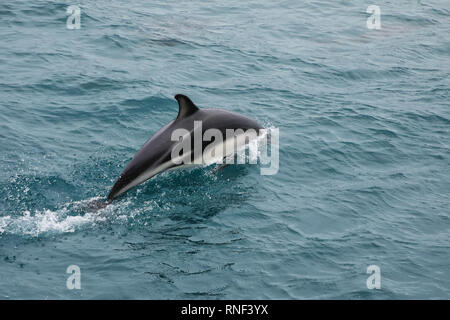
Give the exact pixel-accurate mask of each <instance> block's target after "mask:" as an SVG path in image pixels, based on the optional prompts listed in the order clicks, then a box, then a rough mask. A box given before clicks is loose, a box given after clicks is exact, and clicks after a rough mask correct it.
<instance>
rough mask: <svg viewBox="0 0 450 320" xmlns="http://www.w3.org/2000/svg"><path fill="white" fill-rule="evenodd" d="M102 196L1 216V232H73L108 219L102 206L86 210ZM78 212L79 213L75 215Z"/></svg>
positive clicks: (36, 234) (27, 233) (22, 233)
mask: <svg viewBox="0 0 450 320" xmlns="http://www.w3.org/2000/svg"><path fill="white" fill-rule="evenodd" d="M99 200H100V197H93V198H90V199H87V200H81V201H72V202H68V203H66V204H64V205H63V206H62V207H61V208H59V209H57V210H49V209H44V210H36V211H34V212H31V211H30V210H25V211H23V212H22V214H21V215H19V216H17V215H6V216H3V217H0V234H21V235H30V236H39V235H41V234H51V233H71V232H75V231H76V230H77V229H79V228H80V227H82V226H85V225H92V224H96V223H99V222H102V221H105V220H106V215H105V214H102V211H105V210H108V209H107V208H101V209H99V210H96V211H87V212H84V209H85V208H86V207H87V206H88V205H89V204H90V203H93V202H98V201H99ZM73 212H76V213H77V215H73ZM71 213H72V214H71Z"/></svg>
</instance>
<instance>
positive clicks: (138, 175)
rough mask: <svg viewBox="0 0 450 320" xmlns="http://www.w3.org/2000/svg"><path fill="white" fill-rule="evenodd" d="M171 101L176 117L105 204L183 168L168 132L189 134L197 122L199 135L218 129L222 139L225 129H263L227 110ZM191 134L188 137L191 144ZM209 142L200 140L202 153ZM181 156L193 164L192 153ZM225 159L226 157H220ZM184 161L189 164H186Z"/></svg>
mask: <svg viewBox="0 0 450 320" xmlns="http://www.w3.org/2000/svg"><path fill="white" fill-rule="evenodd" d="M175 100H177V102H178V106H179V110H178V115H177V117H176V118H175V119H174V120H172V121H170V122H169V123H168V124H166V125H165V126H163V127H162V128H161V129H159V130H158V131H157V132H156V133H155V134H154V135H153V136H152V137H151V138H150V139H149V140H147V142H146V143H145V144H144V146H143V147H142V148H141V149H140V150H139V151H138V152H137V153H136V155H135V156H134V157H133V159H132V160H131V161H130V163H128V165H127V166H126V167H125V169H124V170H123V172H122V173H121V174H120V176H119V178H118V179H117V181H116V183H115V184H114V186H113V187H112V189H111V191H110V192H109V195H108V202H111V201H112V200H114V199H115V198H117V197H118V196H120V195H121V194H123V193H125V192H127V191H128V190H130V189H131V188H133V187H135V186H137V185H139V184H141V183H143V182H145V181H147V180H148V179H150V178H152V177H154V176H155V175H157V174H159V173H161V172H163V171H166V170H169V169H174V168H179V167H183V166H186V161H184V162H183V163H180V164H177V163H175V162H174V161H172V160H173V159H172V151H173V148H175V147H176V146H179V144H180V141H176V140H175V141H172V133H173V132H174V130H176V129H184V130H187V132H189V133H193V132H194V129H195V126H194V121H201V123H202V127H201V129H202V136H203V133H204V132H205V131H206V130H208V129H217V130H219V131H220V132H221V133H222V135H223V137H226V130H227V129H234V130H237V129H242V130H244V131H245V130H248V129H253V130H255V131H256V132H260V131H259V130H260V129H263V127H262V126H261V125H260V124H258V123H257V122H256V121H254V120H252V119H250V118H248V117H245V116H243V115H240V114H237V113H234V112H231V111H227V110H222V109H199V108H198V107H197V106H196V105H195V104H194V103H193V102H192V101H191V99H189V98H188V97H187V96H185V95H182V94H177V95H175ZM196 130H198V129H196ZM194 134H195V133H193V134H190V136H191V137H192V141H193V136H194ZM230 140H231V139H225V141H224V142H223V143H222V144H221V145H220V146H217V147H218V148H222V147H224V144H227V143H229V141H230ZM194 143H195V142H194ZM211 143H214V141H212V142H209V141H206V142H205V141H202V145H201V147H202V152H203V151H205V148H206V147H207V146H208V145H210V144H211ZM232 143H234V138H233V142H232ZM184 156H185V158H186V157H190V158H191V159H190V160H191V161H192V162H191V163H195V161H194V160H195V159H194V154H193V153H191V154H186V155H184ZM225 156H229V155H226V154H224V157H225ZM187 162H188V163H189V161H187Z"/></svg>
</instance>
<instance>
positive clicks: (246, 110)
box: [0, 0, 450, 299]
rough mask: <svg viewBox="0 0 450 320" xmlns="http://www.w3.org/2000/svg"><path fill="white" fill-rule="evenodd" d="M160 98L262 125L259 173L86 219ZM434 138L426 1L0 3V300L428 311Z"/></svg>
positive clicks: (138, 197) (437, 220) (165, 188)
mask: <svg viewBox="0 0 450 320" xmlns="http://www.w3.org/2000/svg"><path fill="white" fill-rule="evenodd" d="M70 5H77V6H79V8H80V10H81V15H80V28H79V29H68V28H67V19H68V17H69V14H67V12H66V10H67V8H68V7H69V6H70ZM369 5H377V6H379V8H380V12H381V15H380V18H381V20H380V23H381V25H380V26H381V29H369V28H368V27H367V19H368V18H369V17H370V16H371V13H367V12H366V10H367V7H368V6H369ZM69 20H70V19H69ZM370 21H371V20H370ZM370 21H369V22H370ZM72 22H73V21H72V20H70V21H69V25H73V24H71V23H72ZM177 93H183V94H186V95H188V96H189V97H191V98H192V100H193V101H194V102H195V103H196V104H197V105H198V106H199V107H200V108H223V109H227V110H231V111H234V112H238V113H241V114H244V115H246V116H248V117H251V118H253V119H255V120H257V121H258V122H260V123H262V124H263V125H264V126H266V127H272V128H279V131H280V141H279V147H280V154H279V161H280V165H279V171H278V173H277V174H275V175H261V174H260V167H259V166H258V165H235V166H229V167H227V168H225V169H223V170H222V171H219V172H216V171H215V170H214V169H212V167H200V168H194V169H189V170H182V171H173V172H167V173H163V174H161V175H158V176H156V177H155V178H153V179H151V180H149V181H147V182H146V183H145V184H142V185H140V186H138V187H137V188H135V189H133V190H131V191H130V192H128V193H127V194H125V195H124V196H122V197H120V198H119V199H117V201H114V202H113V203H112V204H111V205H109V206H107V207H106V208H104V209H101V210H98V211H92V210H87V209H86V207H87V206H89V204H90V203H92V202H93V201H104V200H105V198H106V195H107V194H108V192H109V190H110V188H111V187H112V185H113V184H114V182H115V180H116V179H117V177H118V176H119V174H120V173H121V172H122V170H123V168H124V167H125V166H126V164H127V163H128V162H129V161H130V159H131V158H132V157H133V155H134V154H135V153H136V152H137V151H138V150H139V148H140V147H141V146H142V145H143V144H144V143H145V141H146V140H147V139H148V138H150V137H151V136H152V134H153V133H155V132H156V131H157V130H158V129H159V128H161V127H162V126H163V125H164V124H166V123H168V122H169V121H171V120H172V119H174V118H175V117H176V115H177V112H178V106H177V103H176V101H175V100H174V98H173V96H174V95H175V94H177ZM449 129H450V1H448V0H420V1H418V0H411V1H384V0H374V1H361V0H352V1H347V0H345V1H344V0H341V1H339V0H338V1H310V0H308V1H297V0H285V1H269V0H249V1H237V0H235V1H223V0H222V1H218V0H212V1H198V0H194V1H179V0H178V1H154V0H151V1H148V0H146V1H144V0H138V1H132V2H130V1H121V0H108V1H104V0H97V1H93V0H92V1H87V0H77V1H49V0H45V1H39V0H35V1H28V0H27V1H24V0H1V2H0V148H1V151H0V298H1V299H94V298H95V299H100V298H105V299H116V298H123V299H147V298H150V299H250V298H252V299H260V298H263V299H404V298H405V299H412V298H414V299H417V298H419V299H421V298H425V299H428V298H433V299H435V298H443V299H449V298H450V267H449V266H450V132H449ZM72 265H75V266H78V267H79V268H80V274H81V275H80V286H81V289H76V288H75V289H72V290H70V289H69V288H68V287H67V280H68V278H69V277H70V276H71V274H70V273H67V272H66V271H67V268H68V267H69V266H72ZM371 265H376V266H378V267H379V269H380V274H379V275H380V279H381V283H380V286H381V287H380V289H376V288H375V289H369V288H368V286H367V279H368V277H369V276H371V274H368V273H367V268H368V267H369V266H371ZM71 279H73V278H71ZM69 280H70V279H69ZM69 282H70V281H69ZM70 283H72V282H70ZM69 287H70V286H69ZM369 287H370V286H369Z"/></svg>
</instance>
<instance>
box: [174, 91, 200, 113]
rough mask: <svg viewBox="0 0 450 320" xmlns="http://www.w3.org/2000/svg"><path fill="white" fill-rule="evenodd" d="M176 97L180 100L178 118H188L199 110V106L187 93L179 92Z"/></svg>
mask: <svg viewBox="0 0 450 320" xmlns="http://www.w3.org/2000/svg"><path fill="white" fill-rule="evenodd" d="M175 99H176V100H177V101H178V106H179V109H178V116H177V119H182V118H186V117H188V116H190V115H191V114H193V113H194V112H196V111H198V107H197V106H196V105H195V104H194V103H193V102H192V101H191V99H189V98H188V97H186V96H185V95H183V94H177V95H175Z"/></svg>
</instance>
